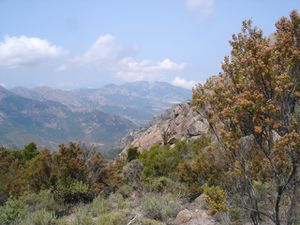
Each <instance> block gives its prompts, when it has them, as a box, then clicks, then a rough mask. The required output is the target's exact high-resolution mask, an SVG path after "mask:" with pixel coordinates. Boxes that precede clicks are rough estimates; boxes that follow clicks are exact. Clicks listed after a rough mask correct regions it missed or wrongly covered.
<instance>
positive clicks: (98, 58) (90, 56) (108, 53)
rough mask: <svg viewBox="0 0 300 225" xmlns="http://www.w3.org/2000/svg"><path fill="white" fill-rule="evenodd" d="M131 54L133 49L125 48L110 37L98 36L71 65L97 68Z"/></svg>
mask: <svg viewBox="0 0 300 225" xmlns="http://www.w3.org/2000/svg"><path fill="white" fill-rule="evenodd" d="M133 52H134V48H133V47H129V46H126V45H124V44H122V43H120V42H119V41H117V40H116V38H115V37H113V36H112V35H110V34H106V35H103V36H99V37H98V38H97V40H96V41H95V43H94V44H93V45H92V46H91V47H89V48H88V49H87V51H86V52H85V53H84V54H82V55H80V56H78V57H76V58H75V59H74V60H73V63H75V64H78V65H81V66H87V67H99V66H102V65H103V64H106V65H107V64H109V63H113V62H115V61H117V60H120V59H121V58H122V57H125V56H126V55H128V54H132V53H133Z"/></svg>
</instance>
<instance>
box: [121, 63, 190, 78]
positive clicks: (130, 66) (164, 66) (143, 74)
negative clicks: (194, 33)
mask: <svg viewBox="0 0 300 225" xmlns="http://www.w3.org/2000/svg"><path fill="white" fill-rule="evenodd" d="M185 66H186V63H181V64H178V63H175V62H173V61H172V60H170V59H165V60H163V61H161V62H154V61H152V60H142V61H140V62H138V61H136V60H135V59H133V58H124V59H122V60H121V61H120V62H119V63H118V65H117V67H116V68H117V75H118V78H121V79H122V80H124V81H138V80H157V79H160V78H161V77H162V76H163V74H164V73H167V72H171V71H178V70H182V69H184V68H185Z"/></svg>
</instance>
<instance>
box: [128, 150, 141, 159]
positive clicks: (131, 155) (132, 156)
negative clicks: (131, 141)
mask: <svg viewBox="0 0 300 225" xmlns="http://www.w3.org/2000/svg"><path fill="white" fill-rule="evenodd" d="M139 155H140V153H139V151H138V149H137V147H130V148H128V150H127V161H128V162H130V161H132V160H135V159H138V158H139Z"/></svg>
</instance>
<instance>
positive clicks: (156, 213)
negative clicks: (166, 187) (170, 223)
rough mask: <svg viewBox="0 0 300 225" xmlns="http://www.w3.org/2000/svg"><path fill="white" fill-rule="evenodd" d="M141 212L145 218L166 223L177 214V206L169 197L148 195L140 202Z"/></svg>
mask: <svg viewBox="0 0 300 225" xmlns="http://www.w3.org/2000/svg"><path fill="white" fill-rule="evenodd" d="M142 201H143V202H142V210H143V213H144V215H145V216H146V217H148V218H151V219H154V220H160V221H166V220H167V219H168V218H172V217H175V216H176V215H177V213H178V212H179V205H178V204H177V203H176V201H174V199H173V197H172V196H171V195H159V194H153V193H151V194H148V195H146V196H145V197H144V199H143V200H142Z"/></svg>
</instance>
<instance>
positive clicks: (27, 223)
mask: <svg viewBox="0 0 300 225" xmlns="http://www.w3.org/2000/svg"><path fill="white" fill-rule="evenodd" d="M56 224H57V223H56V216H55V214H54V213H53V212H49V211H46V210H45V209H42V210H38V211H35V212H34V213H31V214H29V215H28V216H27V217H26V219H25V220H24V221H22V222H20V224H19V225H56Z"/></svg>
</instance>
